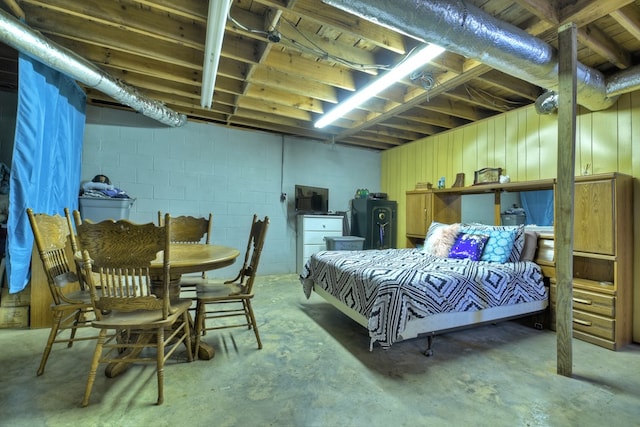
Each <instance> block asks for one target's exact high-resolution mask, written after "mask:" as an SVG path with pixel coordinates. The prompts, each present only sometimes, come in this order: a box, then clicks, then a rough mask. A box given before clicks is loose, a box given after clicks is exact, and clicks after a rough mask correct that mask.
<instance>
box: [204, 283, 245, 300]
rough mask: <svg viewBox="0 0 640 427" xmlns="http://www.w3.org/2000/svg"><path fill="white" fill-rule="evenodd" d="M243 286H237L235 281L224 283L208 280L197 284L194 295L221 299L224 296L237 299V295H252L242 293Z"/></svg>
mask: <svg viewBox="0 0 640 427" xmlns="http://www.w3.org/2000/svg"><path fill="white" fill-rule="evenodd" d="M243 288H244V287H243V286H239V285H238V284H236V283H233V284H225V283H222V282H212V281H208V282H206V283H203V284H200V285H198V287H197V288H196V295H197V297H198V299H201V300H206V299H222V298H225V297H229V298H233V299H237V298H239V297H247V298H250V297H251V296H252V295H248V294H245V293H244V289H243Z"/></svg>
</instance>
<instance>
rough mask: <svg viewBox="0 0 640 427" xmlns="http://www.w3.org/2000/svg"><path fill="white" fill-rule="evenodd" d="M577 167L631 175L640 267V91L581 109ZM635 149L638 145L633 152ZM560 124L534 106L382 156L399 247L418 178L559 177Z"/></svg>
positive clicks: (639, 298) (639, 292) (637, 323)
mask: <svg viewBox="0 0 640 427" xmlns="http://www.w3.org/2000/svg"><path fill="white" fill-rule="evenodd" d="M577 119H578V133H577V136H576V144H577V146H576V171H583V170H584V169H585V167H586V165H587V164H588V165H589V170H588V172H589V174H591V173H603V172H614V171H617V172H622V173H626V174H629V175H632V176H634V177H636V179H634V211H635V212H636V214H635V215H634V233H633V239H634V264H635V265H640V219H639V217H640V185H639V184H638V179H637V177H639V176H640V91H636V92H633V93H631V94H625V95H622V96H620V98H619V99H618V102H617V103H616V104H615V105H614V106H613V107H611V108H609V109H607V110H605V111H597V112H590V111H588V110H586V109H584V108H580V109H579V110H578V117H577ZM634 147H635V150H634ZM557 150H558V129H557V116H556V114H550V115H540V114H538V113H537V112H536V111H535V108H534V107H533V106H531V107H526V108H521V109H518V110H514V111H511V112H508V113H505V114H502V115H500V116H497V117H494V118H491V119H487V120H485V121H482V122H477V123H475V124H471V125H468V126H465V127H463V128H458V129H455V130H452V131H450V132H446V133H442V134H439V135H435V136H433V137H429V138H424V139H421V140H418V141H415V142H413V143H410V144H405V145H403V146H401V147H397V148H394V149H391V150H387V151H385V152H383V154H382V175H381V183H380V188H381V191H383V192H386V193H388V195H389V198H390V199H391V200H396V201H397V202H398V236H399V237H398V245H399V246H402V245H403V244H404V243H405V239H404V238H403V237H404V235H405V221H404V220H405V191H407V190H412V189H414V187H415V184H416V183H417V182H431V183H432V184H434V186H435V185H436V184H437V182H438V179H439V178H440V177H442V176H444V177H445V184H446V187H450V186H451V185H452V184H453V182H454V181H455V178H456V174H458V173H460V172H462V173H464V174H465V186H469V185H472V184H473V173H474V171H476V170H479V169H482V168H485V167H501V168H503V173H504V174H505V175H509V176H510V178H511V181H513V182H519V181H529V180H535V179H546V178H555V177H556V175H557V172H556V168H557V165H556V164H557V158H558V153H557ZM634 290H635V292H634V341H636V342H640V268H636V269H635V272H634Z"/></svg>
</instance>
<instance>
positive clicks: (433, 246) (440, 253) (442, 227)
mask: <svg viewBox="0 0 640 427" xmlns="http://www.w3.org/2000/svg"><path fill="white" fill-rule="evenodd" d="M459 230H460V224H442V223H440V222H435V221H434V222H432V223H431V225H430V226H429V231H428V232H427V238H426V239H425V241H424V248H423V249H422V251H423V252H424V253H427V254H430V255H435V256H437V257H440V258H447V257H448V256H449V250H450V249H451V246H453V243H454V242H455V240H456V236H457V235H458V232H459Z"/></svg>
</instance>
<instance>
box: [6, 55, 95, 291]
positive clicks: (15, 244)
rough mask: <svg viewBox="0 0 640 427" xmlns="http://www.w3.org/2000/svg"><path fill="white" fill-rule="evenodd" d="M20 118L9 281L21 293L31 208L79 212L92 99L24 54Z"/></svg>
mask: <svg viewBox="0 0 640 427" xmlns="http://www.w3.org/2000/svg"><path fill="white" fill-rule="evenodd" d="M18 66H19V71H18V72H19V89H18V112H17V118H16V134H15V140H14V146H13V163H12V166H11V179H10V184H9V219H8V222H7V261H8V262H7V275H8V278H9V291H10V292H11V293H15V292H19V291H21V290H22V289H24V287H25V286H26V285H27V283H28V282H29V276H30V262H31V252H32V247H33V233H32V232H31V227H30V225H29V219H28V217H27V214H26V208H28V207H30V208H32V209H33V210H34V212H36V213H47V214H55V213H60V214H63V210H64V208H65V207H68V208H69V209H76V208H77V207H78V191H79V188H80V168H81V161H82V139H83V135H84V124H85V109H86V95H85V94H84V92H83V91H82V89H81V88H80V87H79V86H78V85H77V84H76V83H75V81H74V80H73V79H71V78H69V77H67V76H66V75H64V74H62V73H60V72H58V71H56V70H53V69H51V68H49V67H47V66H46V65H44V64H41V63H40V62H38V61H37V60H35V59H32V58H29V57H28V56H26V55H23V54H22V53H21V54H20V57H19V63H18Z"/></svg>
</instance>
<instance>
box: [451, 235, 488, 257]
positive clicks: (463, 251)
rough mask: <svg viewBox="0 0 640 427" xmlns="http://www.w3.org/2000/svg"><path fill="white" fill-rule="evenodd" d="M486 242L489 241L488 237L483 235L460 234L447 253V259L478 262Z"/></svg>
mask: <svg viewBox="0 0 640 427" xmlns="http://www.w3.org/2000/svg"><path fill="white" fill-rule="evenodd" d="M487 240H489V236H487V235H484V234H465V233H460V234H458V237H457V238H456V241H455V243H454V244H453V246H452V247H451V250H450V251H449V258H457V259H465V258H468V259H470V260H472V261H478V260H479V259H480V257H481V256H482V250H483V249H484V245H485V244H486V243H487Z"/></svg>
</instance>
